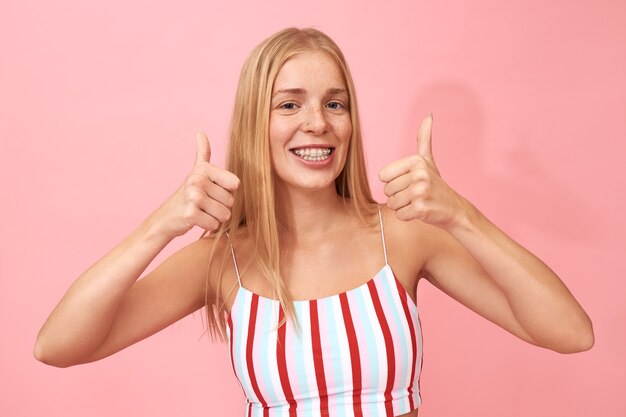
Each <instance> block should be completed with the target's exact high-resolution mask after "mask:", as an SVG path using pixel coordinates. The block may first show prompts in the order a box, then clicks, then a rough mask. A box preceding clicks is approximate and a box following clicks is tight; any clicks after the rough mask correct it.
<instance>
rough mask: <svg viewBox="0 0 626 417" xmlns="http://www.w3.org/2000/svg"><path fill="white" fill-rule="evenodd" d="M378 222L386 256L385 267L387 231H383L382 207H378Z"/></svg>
mask: <svg viewBox="0 0 626 417" xmlns="http://www.w3.org/2000/svg"><path fill="white" fill-rule="evenodd" d="M378 221H379V223H380V236H381V239H382V241H383V253H384V254H385V265H387V264H388V262H387V246H386V245H385V231H384V230H383V215H382V214H381V213H380V206H378Z"/></svg>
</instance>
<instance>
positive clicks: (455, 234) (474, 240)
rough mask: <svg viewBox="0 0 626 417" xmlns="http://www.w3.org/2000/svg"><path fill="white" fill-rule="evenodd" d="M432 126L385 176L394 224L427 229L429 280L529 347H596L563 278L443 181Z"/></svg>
mask: <svg viewBox="0 0 626 417" xmlns="http://www.w3.org/2000/svg"><path fill="white" fill-rule="evenodd" d="M431 124H432V118H431V117H428V118H426V119H425V120H424V122H422V125H421V126H420V130H419V133H418V153H417V155H412V156H410V157H408V158H405V159H403V160H401V161H397V162H394V163H392V164H390V165H388V166H386V167H385V168H383V170H382V171H381V172H380V178H381V180H383V181H384V182H386V183H387V184H386V185H385V194H386V195H387V196H389V200H388V207H389V208H391V209H392V210H394V211H395V215H396V217H397V218H398V219H400V220H403V221H413V220H419V221H421V222H422V223H427V224H423V226H424V227H425V228H426V229H428V233H429V238H430V239H429V240H430V241H431V249H432V251H431V253H430V256H429V258H428V259H427V261H426V265H425V268H424V269H425V270H426V278H427V279H428V280H429V281H430V282H431V283H432V284H433V285H435V286H436V287H438V288H439V289H441V290H442V291H443V292H445V293H446V294H448V295H450V296H451V297H453V298H454V299H456V300H458V301H459V302H461V303H462V304H464V305H466V306H467V307H469V308H470V309H472V310H474V311H476V312H477V313H479V314H480V315H482V316H483V317H485V318H487V319H489V320H491V321H492V322H494V323H496V324H498V325H499V326H501V327H503V328H504V329H506V330H508V331H509V332H511V333H513V334H515V335H516V336H518V337H520V338H521V339H523V340H526V341H527V342H529V343H533V344H536V345H539V346H543V347H546V348H549V349H552V350H555V351H557V352H563V353H565V352H578V351H581V350H587V349H589V348H591V346H592V345H593V340H594V339H593V329H592V325H591V321H590V319H589V317H588V316H587V314H586V313H585V312H584V310H583V309H582V308H581V307H580V305H579V304H578V302H577V301H576V300H575V299H574V297H573V296H572V294H571V293H570V292H569V291H568V289H567V288H566V287H565V285H564V284H563V282H562V281H561V280H560V279H559V277H558V276H557V275H556V274H555V273H554V272H553V271H552V270H550V268H548V267H547V266H546V265H545V264H544V263H543V262H542V261H541V260H539V259H538V258H537V257H536V256H534V255H533V254H532V253H530V252H529V251H527V250H526V249H524V248H523V247H521V246H520V245H519V244H517V243H516V242H515V241H514V240H513V239H511V238H510V237H508V236H507V235H506V234H505V233H503V232H502V231H501V230H500V229H498V228H497V227H496V226H495V225H494V224H492V223H491V222H490V221H489V220H488V219H487V218H486V217H485V216H483V215H482V214H481V213H480V212H479V211H478V210H477V209H476V208H475V207H474V206H473V205H471V204H470V203H469V202H468V201H467V200H465V199H464V198H463V197H461V196H460V195H459V194H457V193H456V192H455V191H454V190H452V189H451V188H450V187H449V186H448V185H447V184H445V182H443V180H442V179H441V176H440V175H439V171H438V170H437V167H436V165H435V163H434V160H433V157H432V152H431Z"/></svg>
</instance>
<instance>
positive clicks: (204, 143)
mask: <svg viewBox="0 0 626 417" xmlns="http://www.w3.org/2000/svg"><path fill="white" fill-rule="evenodd" d="M210 160H211V145H210V144H209V138H207V137H206V135H205V134H204V132H203V131H201V130H198V131H197V132H196V164H199V163H200V162H209V161H210Z"/></svg>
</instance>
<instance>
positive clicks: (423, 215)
mask: <svg viewBox="0 0 626 417" xmlns="http://www.w3.org/2000/svg"><path fill="white" fill-rule="evenodd" d="M432 124H433V118H432V115H430V114H429V115H428V116H426V117H425V118H424V120H422V123H421V124H420V127H419V130H418V133H417V154H415V155H411V156H408V157H406V158H403V159H400V160H399V161H395V162H392V163H390V164H388V165H386V166H385V167H383V169H381V170H380V172H379V174H378V177H379V178H380V180H381V181H382V182H384V183H385V188H384V192H385V195H387V197H388V199H387V207H389V208H390V209H392V210H393V211H394V212H395V213H396V217H397V218H398V219H400V220H405V221H408V220H413V219H418V220H421V221H423V222H426V223H429V224H432V225H435V226H439V227H442V228H444V229H447V228H449V227H452V226H454V225H455V224H457V223H459V222H460V221H462V219H463V217H464V215H465V214H466V213H468V211H469V210H471V209H472V207H473V206H472V205H471V204H470V203H469V202H468V201H467V200H466V199H465V198H463V197H462V196H461V195H460V194H458V193H457V192H456V191H454V190H453V189H452V188H450V186H448V184H446V183H445V181H444V180H443V179H442V178H441V174H439V170H438V169H437V165H435V160H434V158H433V154H432V146H431V145H432Z"/></svg>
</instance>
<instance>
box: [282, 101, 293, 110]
mask: <svg viewBox="0 0 626 417" xmlns="http://www.w3.org/2000/svg"><path fill="white" fill-rule="evenodd" d="M278 108H279V109H283V110H295V109H297V108H298V106H297V105H296V103H292V102H287V103H283V104H281V105H279V106H278Z"/></svg>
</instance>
